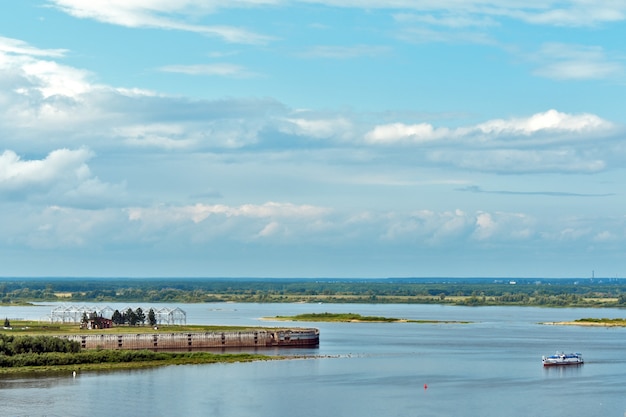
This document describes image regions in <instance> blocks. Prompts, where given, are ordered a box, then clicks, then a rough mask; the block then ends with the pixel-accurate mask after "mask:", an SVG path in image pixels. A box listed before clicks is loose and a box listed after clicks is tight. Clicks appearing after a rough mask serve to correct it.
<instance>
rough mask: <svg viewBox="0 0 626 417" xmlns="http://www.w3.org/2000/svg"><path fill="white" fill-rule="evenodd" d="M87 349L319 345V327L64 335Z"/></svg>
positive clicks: (185, 348)
mask: <svg viewBox="0 0 626 417" xmlns="http://www.w3.org/2000/svg"><path fill="white" fill-rule="evenodd" d="M64 338H66V339H68V340H73V341H77V342H79V343H80V346H81V348H83V349H112V350H115V349H127V350H140V349H150V350H194V349H212V348H215V349H228V348H254V347H315V346H318V345H319V341H320V337H319V330H318V329H302V328H298V329H280V330H278V329H277V330H273V329H272V330H251V331H242V332H235V331H227V332H180V333H141V334H127V333H124V334H82V335H68V336H64Z"/></svg>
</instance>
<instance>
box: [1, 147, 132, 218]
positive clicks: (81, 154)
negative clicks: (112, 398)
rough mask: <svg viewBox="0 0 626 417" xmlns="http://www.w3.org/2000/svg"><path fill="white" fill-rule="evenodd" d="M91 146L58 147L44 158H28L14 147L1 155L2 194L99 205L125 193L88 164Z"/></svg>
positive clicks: (81, 205) (72, 203)
mask: <svg viewBox="0 0 626 417" xmlns="http://www.w3.org/2000/svg"><path fill="white" fill-rule="evenodd" d="M93 156H94V155H93V153H92V152H91V151H89V150H87V149H78V150H70V149H58V150H55V151H52V152H50V154H48V156H46V157H45V158H44V159H35V160H24V159H22V158H21V157H20V156H18V155H17V154H16V153H15V152H13V151H11V150H6V151H4V152H3V153H2V154H1V155H0V194H4V195H5V199H6V198H10V199H17V200H23V199H26V200H30V201H33V202H37V201H45V202H47V203H48V204H50V203H52V204H60V205H66V206H79V207H87V206H99V205H100V204H103V203H104V202H107V203H109V204H110V203H111V200H112V199H113V198H116V199H119V198H121V197H122V195H123V194H124V186H123V185H113V184H107V183H103V182H101V181H100V180H99V179H98V178H97V177H95V176H94V175H93V174H92V173H91V170H90V168H89V166H88V164H87V162H88V161H89V159H91V158H92V157H93Z"/></svg>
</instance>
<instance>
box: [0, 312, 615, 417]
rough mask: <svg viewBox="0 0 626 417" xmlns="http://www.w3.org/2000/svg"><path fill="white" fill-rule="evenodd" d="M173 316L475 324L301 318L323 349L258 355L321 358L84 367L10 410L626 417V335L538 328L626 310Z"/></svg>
mask: <svg viewBox="0 0 626 417" xmlns="http://www.w3.org/2000/svg"><path fill="white" fill-rule="evenodd" d="M55 306H57V305H56V304H52V305H41V306H34V307H11V308H9V307H0V318H4V317H9V318H24V319H39V318H42V317H45V316H46V315H48V314H49V313H50V311H51V309H52V308H54V307H55ZM98 306H100V307H102V306H104V304H98ZM108 306H110V307H111V308H113V309H120V310H122V309H124V308H125V307H128V306H127V305H125V304H108ZM162 306H163V305H155V306H154V307H155V308H159V307H162ZM131 307H133V308H134V307H135V306H131ZM141 307H142V308H144V309H145V308H149V307H152V306H151V305H146V306H143V305H142V306H141ZM168 307H180V308H182V309H183V310H185V311H186V313H187V323H189V324H231V325H267V326H284V325H285V323H282V322H276V321H272V320H269V321H268V320H261V318H262V317H273V316H277V315H294V314H300V313H314V312H315V313H321V312H332V313H341V312H352V313H359V314H362V315H375V316H387V317H397V318H406V319H416V320H453V321H470V323H468V324H461V323H452V324H420V323H296V324H297V325H298V326H306V327H309V326H310V327H318V328H319V329H320V336H321V340H320V346H319V348H317V349H297V350H282V351H279V350H271V351H265V350H260V351H259V352H260V353H281V354H290V353H291V354H294V355H305V354H306V355H308V354H311V355H316V356H317V358H315V359H300V358H294V359H291V360H284V361H268V362H253V363H241V364H217V365H193V366H168V367H162V368H155V369H150V370H132V371H114V372H80V370H79V372H78V374H77V375H76V377H73V376H72V375H71V374H62V375H53V376H41V375H34V376H19V377H15V376H4V377H0V410H1V412H0V414H1V415H2V416H19V417H25V416H29V417H35V416H37V417H38V416H47V417H53V416H54V417H56V416H59V417H61V416H62V417H79V416H80V417H84V416H90V417H105V416H106V417H109V416H117V417H126V416H128V417H130V416H133V417H136V416H153V417H160V416H163V417H165V416H186V417H195V416H224V417H250V416H270V415H271V416H275V417H283V416H284V417H287V416H289V417H292V416H302V417H308V416H310V417H318V416H319V417H321V416H324V417H330V416H332V417H338V416H359V417H361V416H362V417H369V416H372V417H374V416H375V417H390V416H398V417H400V416H402V417H406V416H432V417H443V416H446V417H447V416H455V417H456V416H465V417H490V416H493V417H502V416H520V417H522V416H523V417H530V416H541V417H552V416H567V417H589V416H603V417H607V416H618V417H624V416H626V353H625V351H624V347H625V342H626V329H625V328H590V327H577V326H553V325H542V324H540V323H541V322H551V321H562V320H575V319H578V318H582V317H608V318H617V317H624V316H626V314H625V313H624V311H621V310H618V309H571V308H564V309H553V308H535V307H458V306H445V305H404V304H393V305H383V304H243V303H227V304H224V303H219V304H192V305H168ZM556 350H563V351H576V352H581V353H583V355H584V357H585V364H584V365H581V366H575V367H567V368H546V369H544V368H543V367H542V366H541V356H542V355H548V354H552V353H554V352H555V351H556Z"/></svg>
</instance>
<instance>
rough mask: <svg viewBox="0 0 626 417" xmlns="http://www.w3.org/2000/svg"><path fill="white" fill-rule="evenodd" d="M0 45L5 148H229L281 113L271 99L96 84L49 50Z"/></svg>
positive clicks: (252, 137) (0, 129)
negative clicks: (179, 93)
mask: <svg viewBox="0 0 626 417" xmlns="http://www.w3.org/2000/svg"><path fill="white" fill-rule="evenodd" d="M0 44H4V45H9V46H10V48H9V47H5V48H4V49H2V48H0V87H2V88H0V103H2V104H3V112H2V113H1V114H0V133H1V134H2V135H3V137H4V140H5V146H11V147H21V148H22V149H24V147H32V149H31V150H33V151H39V148H38V146H37V145H38V144H39V145H41V144H43V143H45V144H46V145H47V146H57V147H62V146H68V144H71V143H73V142H75V143H76V144H77V146H79V145H78V144H80V145H84V144H88V145H89V146H90V148H93V149H99V148H103V147H104V148H109V147H115V146H120V145H127V146H130V147H144V148H147V147H150V148H154V149H164V150H171V149H198V148H219V147H226V148H236V147H241V146H244V145H246V144H250V143H255V142H257V140H258V137H257V136H258V133H259V132H260V131H262V130H264V129H266V128H267V126H268V125H270V126H271V125H272V124H275V123H276V121H275V119H273V117H272V115H273V114H276V115H277V116H279V117H282V116H283V115H284V114H285V108H284V106H282V105H281V104H280V103H278V102H276V101H274V100H271V99H222V100H214V101H209V100H190V99H185V98H180V97H168V96H164V95H159V94H156V93H154V92H151V91H146V90H139V89H127V88H117V87H112V86H108V85H102V84H97V83H95V82H93V80H92V79H93V76H92V74H90V73H89V72H87V71H84V70H81V69H77V68H73V67H70V66H66V65H63V64H61V63H59V62H56V61H53V60H49V59H47V58H49V57H51V56H53V57H56V56H57V55H55V54H49V53H47V51H40V50H38V49H36V48H34V47H31V46H30V45H28V44H25V43H23V42H19V41H14V40H7V39H6V38H3V40H2V41H0ZM15 45H18V46H19V48H17V47H14V46H15ZM9 49H10V50H11V52H10V53H9V52H6V50H9ZM44 58H45V59H44ZM281 123H282V122H281ZM25 139H26V140H25Z"/></svg>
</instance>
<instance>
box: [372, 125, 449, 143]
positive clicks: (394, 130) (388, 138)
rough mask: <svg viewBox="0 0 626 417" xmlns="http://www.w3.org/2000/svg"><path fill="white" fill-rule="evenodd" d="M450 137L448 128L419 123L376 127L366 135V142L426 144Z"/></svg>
mask: <svg viewBox="0 0 626 417" xmlns="http://www.w3.org/2000/svg"><path fill="white" fill-rule="evenodd" d="M446 137H450V131H449V130H448V129H446V128H441V129H435V128H434V127H433V126H432V125H431V124H428V123H419V124H414V125H406V124H403V123H391V124H386V125H380V126H376V127H375V128H374V129H372V130H371V131H370V132H368V133H367V134H366V135H365V140H366V142H369V143H374V144H386V143H424V142H430V141H433V140H437V139H444V138H446Z"/></svg>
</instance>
